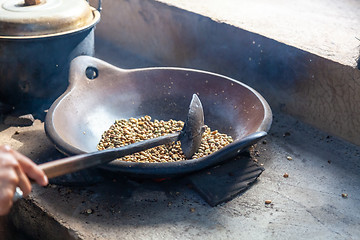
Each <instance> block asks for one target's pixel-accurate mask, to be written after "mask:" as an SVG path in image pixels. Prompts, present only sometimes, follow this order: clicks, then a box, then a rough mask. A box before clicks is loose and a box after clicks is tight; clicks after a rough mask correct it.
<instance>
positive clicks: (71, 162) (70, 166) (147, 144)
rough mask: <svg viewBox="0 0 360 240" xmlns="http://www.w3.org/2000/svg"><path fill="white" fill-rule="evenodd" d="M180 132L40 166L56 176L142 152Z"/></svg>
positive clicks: (172, 137)
mask: <svg viewBox="0 0 360 240" xmlns="http://www.w3.org/2000/svg"><path fill="white" fill-rule="evenodd" d="M179 134H180V132H176V133H171V134H167V135H165V136H161V137H157V138H152V139H148V140H144V141H140V142H136V143H133V144H130V145H127V146H124V147H119V148H110V149H106V150H102V151H97V152H92V153H85V154H80V155H76V156H71V157H67V158H63V159H59V160H55V161H51V162H47V163H43V164H40V165H39V167H40V168H41V169H42V170H43V171H44V172H45V174H46V176H47V177H48V178H54V177H58V176H61V175H64V174H68V173H72V172H75V171H79V170H83V169H86V168H89V167H93V166H97V165H100V164H104V163H108V162H111V161H113V160H115V159H116V158H120V157H124V156H126V155H131V154H133V153H136V152H141V151H144V150H147V149H150V148H153V147H156V146H159V145H163V144H167V143H171V142H174V141H177V140H178V137H179Z"/></svg>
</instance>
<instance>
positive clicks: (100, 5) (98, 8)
mask: <svg viewBox="0 0 360 240" xmlns="http://www.w3.org/2000/svg"><path fill="white" fill-rule="evenodd" d="M86 1H87V2H88V3H89V5H90V2H89V0H86ZM96 9H97V10H98V11H99V12H101V10H102V4H101V0H98V7H97V8H96Z"/></svg>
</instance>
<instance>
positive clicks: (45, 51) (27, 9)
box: [0, 0, 101, 109]
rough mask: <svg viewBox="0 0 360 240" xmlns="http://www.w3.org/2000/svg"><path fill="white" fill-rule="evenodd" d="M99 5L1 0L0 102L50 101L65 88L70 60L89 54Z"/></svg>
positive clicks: (31, 103)
mask: <svg viewBox="0 0 360 240" xmlns="http://www.w3.org/2000/svg"><path fill="white" fill-rule="evenodd" d="M29 2H30V3H29ZM31 2H33V3H31ZM29 4H34V5H29ZM100 9H101V1H99V7H98V9H95V8H93V7H91V6H90V5H89V3H88V2H86V1H83V0H32V1H30V0H26V1H25V2H24V1H23V0H0V101H2V102H4V103H7V104H10V105H13V106H17V107H18V108H31V109H33V108H36V107H39V106H43V105H44V104H48V105H50V104H51V102H52V101H54V100H55V99H56V98H57V97H58V96H59V95H60V94H61V93H62V92H63V91H64V90H65V89H66V88H67V85H68V72H69V64H70V61H71V60H72V59H73V58H75V57H77V56H80V55H89V56H93V55H94V28H95V25H96V24H97V23H98V22H99V20H100Z"/></svg>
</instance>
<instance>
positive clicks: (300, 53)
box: [96, 0, 360, 145]
mask: <svg viewBox="0 0 360 240" xmlns="http://www.w3.org/2000/svg"><path fill="white" fill-rule="evenodd" d="M163 2H165V3H163ZM214 2H215V1H209V2H206V3H204V1H201V2H200V3H198V4H195V5H196V7H194V6H193V5H191V4H190V3H189V1H175V0H174V1H170V0H168V1H165V0H164V1H161V2H160V1H155V0H154V1H141V0H130V1H129V0H127V1H125V0H123V1H105V2H104V4H103V12H102V19H101V22H100V24H99V25H98V27H97V29H96V37H97V38H104V39H106V41H108V42H110V43H111V44H113V45H115V46H119V47H122V48H124V49H127V50H129V51H131V52H133V53H135V54H137V55H140V56H142V57H144V58H147V59H150V60H152V61H154V62H156V63H157V64H158V65H163V66H164V65H165V66H181V67H189V68H197V69H203V70H208V71H211V72H216V73H220V74H223V75H227V76H229V77H232V78H234V79H236V80H239V81H242V82H244V83H246V84H248V85H250V86H251V87H253V88H255V89H256V90H258V91H259V92H260V93H261V94H262V95H263V96H264V97H265V98H266V99H267V100H268V101H269V103H270V105H271V107H272V108H273V109H274V110H280V111H283V112H285V113H287V114H290V115H292V116H295V117H296V118H298V119H300V120H302V121H304V122H306V123H309V124H311V125H313V126H316V127H317V128H319V129H321V130H323V131H326V132H328V133H329V134H332V135H335V136H339V137H341V138H343V139H345V140H347V141H350V142H352V143H355V144H358V145H360V138H359V137H358V136H359V134H360V109H359V108H358V106H359V105H360V95H359V94H357V93H359V92H360V71H359V70H358V69H356V68H355V67H354V66H355V65H356V60H355V58H356V56H358V54H359V52H358V49H356V47H355V45H356V44H358V40H357V39H356V38H355V32H357V33H359V32H360V31H358V28H359V26H360V24H358V25H356V23H358V21H359V16H358V15H356V16H355V15H353V14H351V13H353V12H352V11H351V12H350V13H349V16H351V17H352V18H351V19H352V20H353V22H352V23H354V25H353V30H352V31H351V32H350V33H349V34H352V35H351V37H349V39H347V40H349V42H351V44H350V45H351V47H350V48H351V49H346V50H341V52H342V54H345V55H346V56H347V57H341V56H338V55H337V54H336V53H331V54H327V53H325V52H329V51H330V50H329V51H325V52H322V53H321V54H318V55H317V54H314V53H312V52H318V51H317V50H319V48H317V47H316V45H311V46H310V45H308V44H310V43H309V42H307V41H302V40H301V39H303V38H304V36H303V35H304V34H306V33H307V31H306V29H308V30H309V35H310V36H311V34H314V31H316V29H315V30H314V29H311V27H310V26H309V27H308V28H307V24H306V23H307V21H305V22H303V23H302V25H301V26H302V31H301V32H299V33H297V34H296V35H294V36H292V39H297V38H299V39H298V42H302V44H297V45H298V46H290V45H289V44H285V43H282V42H280V40H284V39H283V38H284V36H282V35H281V34H279V36H272V39H271V38H269V37H267V36H264V35H260V34H258V33H257V32H262V31H263V30H264V28H261V29H259V30H258V31H255V30H254V29H251V30H252V31H247V30H244V29H243V28H242V27H244V25H245V24H244V23H243V24H241V21H240V20H239V19H238V18H236V16H238V15H236V16H234V11H232V12H231V13H232V14H233V15H230V16H226V21H225V20H224V19H225V13H226V12H224V11H225V10H229V9H230V8H231V5H230V6H229V4H230V3H233V4H234V6H235V3H234V2H233V1H225V2H221V4H224V9H222V7H221V6H222V5H221V6H219V5H217V6H218V8H217V9H218V10H219V11H218V14H220V13H223V14H222V15H221V16H222V17H220V16H218V14H217V15H216V16H215V17H213V15H212V14H214V12H217V11H214V9H212V11H210V10H209V8H210V7H209V6H210V5H211V4H212V3H214ZM240 2H243V1H240ZM346 2H348V1H346ZM170 3H171V4H173V5H176V7H175V6H170V5H169V4H170ZM227 3H228V4H227ZM260 3H263V1H260ZM320 3H322V4H324V5H325V4H326V3H325V1H321V2H319V3H317V5H316V9H317V10H318V11H319V16H322V14H325V13H324V12H321V9H320V6H321V5H319V4H320ZM183 4H184V5H183ZM299 4H300V3H299ZM303 4H304V5H303V6H302V10H303V11H304V8H306V9H307V8H309V9H310V7H307V6H308V5H307V4H306V2H305V3H303ZM333 5H334V6H336V7H338V5H336V4H335V3H334V4H333ZM342 5H344V7H343V9H354V11H355V9H357V8H359V4H358V3H357V2H351V1H349V5H346V4H345V3H344V4H343V3H342ZM179 6H182V8H186V9H191V10H193V9H195V10H196V11H198V12H201V13H203V14H206V13H207V14H208V15H209V16H204V15H200V14H198V13H195V12H190V11H188V10H184V9H181V8H179ZM204 6H205V7H204ZM240 6H242V7H243V8H241V11H240V15H241V13H244V12H246V9H247V8H246V5H244V3H243V4H242V5H241V4H240ZM251 6H253V5H251ZM265 6H268V5H266V4H265ZM295 6H298V5H295ZM272 9H273V8H272ZM291 9H292V11H293V13H294V12H295V10H296V8H294V7H293V6H292V7H291ZM325 10H329V6H328V7H327V8H325ZM249 11H250V12H251V11H254V9H253V8H249ZM345 12H346V11H345ZM340 13H342V14H344V11H343V10H342V11H340ZM327 14H328V12H327ZM248 15H249V14H247V15H246V16H248ZM325 15H326V14H325ZM312 16H315V15H314V13H313V14H312ZM344 17H345V16H344ZM219 19H220V20H219ZM331 19H332V20H333V18H331ZM336 19H337V17H336ZM313 20H314V19H313ZM315 20H316V19H315ZM340 20H341V21H342V20H343V22H339V24H349V22H351V21H350V19H347V18H345V20H344V19H343V18H341V19H339V21H340ZM239 21H240V22H239ZM269 21H270V22H271V18H269ZM224 22H226V23H224ZM318 22H320V23H321V24H320V25H318V27H317V28H319V27H321V26H323V25H324V24H326V21H325V22H324V21H323V20H321V19H319V21H318ZM278 23H279V21H277V22H274V24H273V26H276V25H277V24H278ZM281 24H283V23H281ZM289 24H291V22H290V23H289ZM260 25H261V24H260ZM355 25H356V26H355ZM256 26H259V24H257V25H256ZM314 26H315V24H314ZM253 27H255V24H254V26H253ZM332 28H333V26H331V27H330V29H332ZM276 29H278V28H275V27H274V29H272V31H270V30H269V31H270V32H271V34H273V35H274V34H276V32H277V31H276ZM288 29H289V27H288ZM345 30H346V29H345ZM289 34H292V33H289ZM269 35H270V33H269ZM346 36H348V35H346ZM346 36H344V37H345V38H347V37H346ZM315 40H316V38H314V41H315ZM289 43H293V44H294V45H295V42H294V41H290V40H289ZM338 44H340V42H338V43H337V44H335V45H334V47H332V48H331V49H332V50H333V51H337V50H339V51H340V49H339V48H338V47H337V46H338ZM304 45H306V46H308V48H306V47H304ZM330 45H331V44H330ZM330 45H328V46H330ZM309 48H311V49H312V50H313V51H311V52H310V51H308V49H309ZM343 48H346V47H345V46H344V47H343ZM316 49H317V50H316ZM350 53H351V54H350ZM331 56H333V57H331ZM334 56H336V57H334ZM112 59H114V57H113V58H112ZM335 59H336V60H338V61H337V62H336V61H334V60H335ZM350 59H351V60H350ZM340 60H341V61H340ZM350 62H351V63H350Z"/></svg>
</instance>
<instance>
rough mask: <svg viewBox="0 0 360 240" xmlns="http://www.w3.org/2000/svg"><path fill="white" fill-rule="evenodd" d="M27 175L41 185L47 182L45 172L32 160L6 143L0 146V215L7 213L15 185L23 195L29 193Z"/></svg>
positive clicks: (11, 203)
mask: <svg viewBox="0 0 360 240" xmlns="http://www.w3.org/2000/svg"><path fill="white" fill-rule="evenodd" d="M28 177H29V178H31V179H33V180H34V181H35V182H37V183H38V184H39V185H41V186H46V185H47V184H48V179H47V177H46V175H45V173H44V172H43V171H42V170H41V169H40V168H39V167H38V166H37V165H36V164H35V163H34V162H33V161H31V160H30V159H29V158H27V157H25V156H24V155H22V154H20V153H19V152H17V151H15V150H13V149H11V148H10V147H9V146H7V145H5V146H0V215H6V214H7V213H9V211H10V208H11V206H12V205H13V197H14V193H15V189H16V187H20V189H21V190H22V192H23V194H24V196H27V195H29V193H30V192H31V183H30V180H29V178H28Z"/></svg>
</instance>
